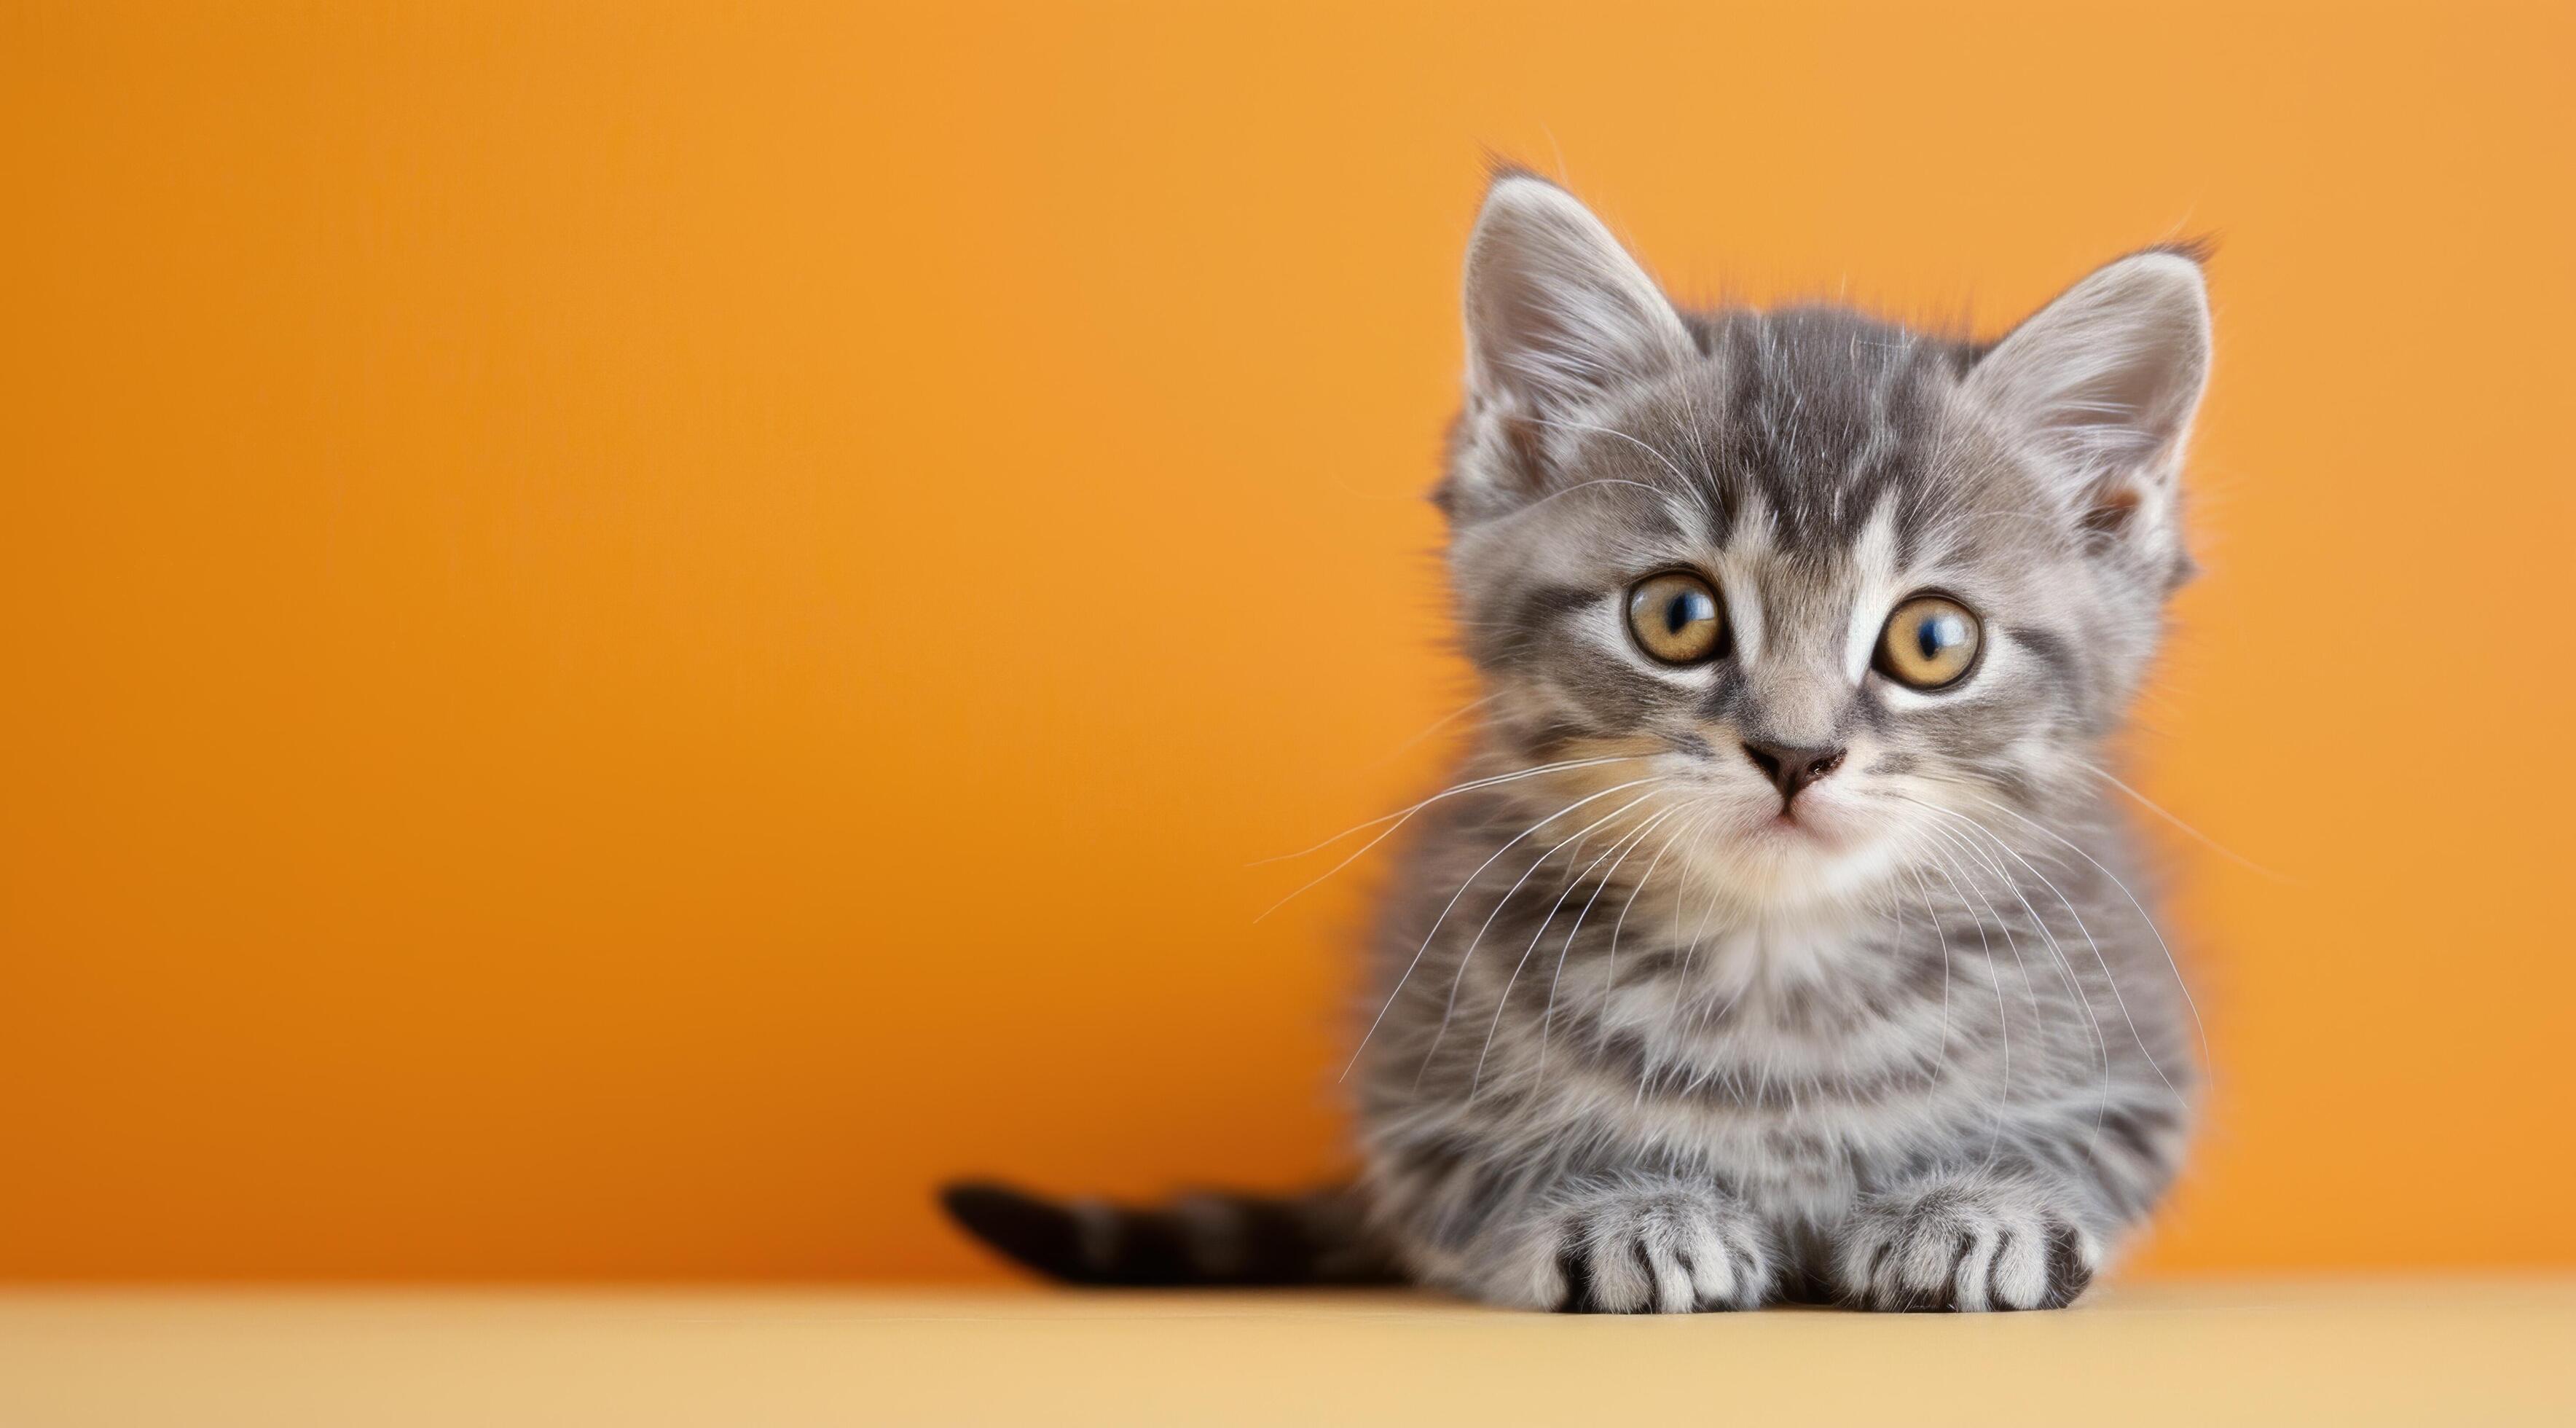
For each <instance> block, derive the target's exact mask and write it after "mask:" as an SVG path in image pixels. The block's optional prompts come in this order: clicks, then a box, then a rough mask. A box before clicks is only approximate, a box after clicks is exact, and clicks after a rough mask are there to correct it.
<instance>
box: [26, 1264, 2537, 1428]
mask: <svg viewBox="0 0 2576 1428" xmlns="http://www.w3.org/2000/svg"><path fill="white" fill-rule="evenodd" d="M2571 1364H2576V1278H2565V1277H2561V1278H2499V1279H2490V1280H2470V1279H2417V1280H2395V1279H2373V1280H2344V1281H2337V1280H2307V1281H2298V1282H2287V1281H2278V1282H2273V1281H2264V1282H2257V1281H2227V1282H2203V1283H2171V1282H2167V1283H2150V1284H2138V1285H2129V1286H2116V1287H2113V1288H2111V1289H2108V1290H2104V1291H2098V1292H2097V1293H2096V1294H2095V1295H2093V1296H2092V1297H2090V1298H2088V1299H2087V1301H2086V1302H2085V1303H2084V1304H2082V1305H2080V1306H2079V1307H2077V1308H2075V1309H2072V1310H2069V1311H2065V1312H2062V1313H2054V1314H2007V1315H1910V1316H1885V1315H1863V1314H1849V1313H1836V1312H1830V1311H1823V1310H1779V1311H1768V1312H1764V1313H1759V1314H1724V1315H1702V1316H1692V1317H1672V1318H1576V1317H1565V1316H1557V1315H1543V1314H1517V1313H1505V1312H1497V1311H1491V1310H1484V1309H1479V1308H1476V1307H1473V1306H1468V1305H1462V1304H1458V1303H1455V1302H1451V1301H1447V1300H1441V1299H1435V1298H1431V1297H1428V1296H1423V1295H1416V1294H1408V1293H1402V1292H1370V1293H1333V1294H1318V1293H1286V1292H1262V1293H1138V1292H1106V1293H1103V1292H1089V1293H1076V1292H1051V1291H1043V1290H1024V1291H981V1292H976V1291H964V1290H954V1289H946V1290H930V1289H925V1290H893V1289H884V1288H846V1289H844V1288H833V1289H824V1288H815V1289H774V1288H772V1289H743V1290H726V1289H704V1288H692V1289H635V1290H606V1289H600V1290H528V1289H511V1290H500V1289H495V1290H482V1289H425V1290H334V1289H314V1290H212V1289H193V1290H192V1289H172V1290H127V1289H41V1288H36V1289H23V1288H22V1289H13V1290H5V1291H0V1424H6V1425H8V1428H56V1425H64V1428H73V1426H74V1425H77V1428H93V1425H126V1424H174V1425H176V1424H185V1425H189V1428H225V1425H232V1424H258V1425H263V1428H292V1426H293V1425H303V1424H331V1425H358V1424H365V1425H375V1424H387V1425H408V1424H430V1423H436V1424H474V1425H512V1424H547V1425H566V1424H588V1423H598V1424H618V1425H639V1426H640V1425H658V1424H720V1425H756V1424H803V1423H865V1424H903V1423H979V1422H994V1423H1047V1424H1070V1423H1117V1424H1136V1423H1168V1422H1186V1423H1224V1424H1262V1423H1337V1424H1339V1423H1365V1422H1377V1421H1401V1422H1406V1423H1416V1424H1419V1423H1443V1422H1473V1423H1479V1424H1510V1423H1569V1422H1577V1421H1585V1422H1590V1421H1607V1420H1609V1419H1610V1418H1611V1417H1612V1416H1613V1415H1620V1416H1625V1415H1630V1414H1637V1413H1652V1414H1656V1415H1659V1416H1658V1418H1657V1419H1656V1420H1655V1421H1657V1422H1669V1421H1674V1420H1675V1419H1676V1418H1678V1419H1679V1420H1681V1421H1693V1422H1698V1421H1705V1422H1713V1423H1715V1422H1735V1421H1741V1420H1745V1419H1748V1418H1750V1417H1751V1416H1752V1415H1778V1414H1794V1415H1796V1417H1795V1418H1794V1419H1790V1420H1784V1421H1795V1422H1798V1423H1802V1424H1805V1423H1839V1422H1854V1421H1873V1422H1903V1423H1906V1424H1908V1425H1922V1424H1942V1423H1974V1424H1977V1425H1980V1428H1991V1425H1993V1424H1996V1423H1998V1422H2014V1421H2023V1420H2035V1419H2040V1418H2046V1419H2048V1420H2051V1421H2055V1422H2064V1423H2074V1424H2082V1425H2086V1428H2091V1425H2096V1424H2106V1423H2125V1422H2156V1423H2160V1424H2174V1423H2177V1422H2178V1421H2179V1422H2184V1423H2188V1424H2191V1425H2192V1428H2199V1425H2203V1424H2208V1423H2213V1422H2226V1423H2233V1422H2265V1423H2281V1424H2293V1423H2338V1424H2357V1423H2436V1422H2439V1423H2458V1422H2474V1423H2479V1424H2496V1423H2522V1422H2531V1423H2576V1367H2571Z"/></svg>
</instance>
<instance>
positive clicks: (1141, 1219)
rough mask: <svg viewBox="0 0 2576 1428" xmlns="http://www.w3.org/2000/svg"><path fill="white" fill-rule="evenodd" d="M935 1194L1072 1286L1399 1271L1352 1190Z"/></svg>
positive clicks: (975, 1185)
mask: <svg viewBox="0 0 2576 1428" xmlns="http://www.w3.org/2000/svg"><path fill="white" fill-rule="evenodd" d="M939 1203H940V1204H941V1205H942V1206H944V1207H946V1209H947V1211H948V1214H949V1216H950V1218H952V1219H954V1220H956V1221H957V1223H958V1224H959V1225H961V1226H963V1227H964V1228H965V1230H966V1232H967V1233H968V1234H971V1235H973V1236H974V1237H975V1238H977V1239H979V1240H982V1241H983V1242H984V1243H986V1244H988V1245H990V1246H992V1247H993V1248H994V1249H997V1250H999V1251H1001V1252H1002V1253H1003V1254H1004V1255H1005V1256H1007V1257H1009V1258H1010V1259H1012V1260H1014V1261H1016V1262H1017V1263H1020V1264H1023V1265H1026V1266H1027V1267H1029V1268H1030V1269H1034V1270H1036V1271H1037V1272H1038V1273H1040V1274H1043V1275H1046V1276H1047V1277H1049V1278H1051V1279H1060V1280H1063V1281H1065V1282H1067V1283H1070V1284H1120V1285H1135V1286H1144V1285H1167V1286H1168V1285H1227V1284H1237V1285H1256V1284H1390V1283H1394V1282H1395V1281H1396V1280H1397V1279H1398V1278H1399V1277H1400V1276H1399V1275H1398V1274H1397V1273H1396V1270H1395V1266H1394V1264H1393V1263H1392V1261H1390V1260H1389V1259H1388V1258H1387V1256H1386V1255H1385V1254H1384V1253H1382V1252H1381V1251H1380V1250H1379V1249H1378V1247H1377V1246H1376V1244H1375V1243H1374V1242H1373V1241H1372V1239H1371V1238H1370V1236H1369V1235H1368V1233H1367V1230H1366V1227H1365V1225H1364V1222H1363V1217H1362V1215H1361V1213H1360V1206H1359V1202H1358V1199H1357V1197H1356V1196H1355V1195H1353V1193H1352V1192H1350V1191H1348V1190H1324V1191H1317V1192H1316V1193H1314V1194H1310V1195H1300V1196H1296V1197H1293V1198H1286V1199H1273V1198H1263V1197H1257V1196H1250V1195H1210V1194H1201V1195H1186V1196H1183V1197H1181V1198H1180V1199H1178V1200H1175V1201H1173V1202H1172V1203H1170V1204H1168V1205H1162V1206H1155V1207H1151V1208H1128V1207H1125V1206H1118V1205H1112V1204H1109V1203H1108V1202H1106V1201H1102V1200H1065V1201H1057V1200H1048V1199H1044V1198H1041V1197H1039V1196H1036V1195H1029V1194H1024V1193H1022V1192H1021V1191H1018V1190H1014V1189H1012V1188H1010V1187H1009V1186H1007V1185H996V1184H992V1183H990V1182H984V1181H961V1182H959V1183H957V1184H954V1185H950V1186H948V1187H947V1188H945V1189H943V1190H941V1191H940V1192H939Z"/></svg>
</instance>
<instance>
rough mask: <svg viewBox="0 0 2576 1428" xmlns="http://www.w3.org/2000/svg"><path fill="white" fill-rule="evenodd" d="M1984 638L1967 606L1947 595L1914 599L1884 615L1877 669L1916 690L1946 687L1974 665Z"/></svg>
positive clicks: (1955, 681)
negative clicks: (1893, 612)
mask: <svg viewBox="0 0 2576 1428" xmlns="http://www.w3.org/2000/svg"><path fill="white" fill-rule="evenodd" d="M1983 639H1984V635H1983V632H1982V631H1980V630H1979V629H1978V628H1977V617H1976V616H1975V615H1973V614H1970V613H1969V611H1968V607H1967V606H1965V605H1962V604H1960V603H1959V602H1958V601H1956V600H1953V599H1951V598H1950V597H1949V596H1947V595H1917V596H1915V597H1914V598H1913V599H1911V600H1908V601H1906V602H1905V603H1904V604H1902V605H1899V606H1897V607H1896V613H1895V614H1893V615H1890V616H1888V617H1887V633H1885V634H1883V635H1880V636H1879V637H1878V670H1879V673H1881V674H1884V675H1886V676H1887V677H1888V678H1890V679H1892V680H1895V681H1896V682H1897V683H1899V684H1902V685H1906V686H1909V687H1911V688H1914V689H1946V688H1948V687H1949V686H1951V685H1953V684H1956V683H1958V682H1959V681H1960V680H1963V679H1965V678H1967V677H1968V671H1969V670H1971V669H1974V668H1975V667H1976V664H1977V647H1978V645H1979V644H1980V643H1981V642H1982V640H1983Z"/></svg>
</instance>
